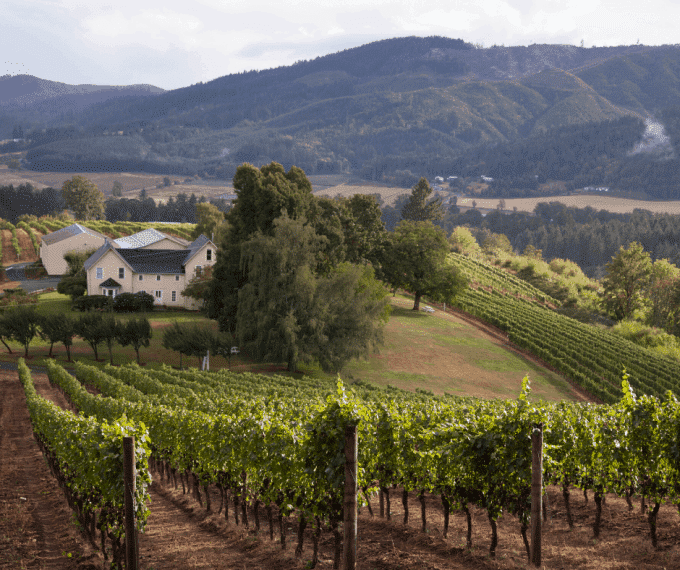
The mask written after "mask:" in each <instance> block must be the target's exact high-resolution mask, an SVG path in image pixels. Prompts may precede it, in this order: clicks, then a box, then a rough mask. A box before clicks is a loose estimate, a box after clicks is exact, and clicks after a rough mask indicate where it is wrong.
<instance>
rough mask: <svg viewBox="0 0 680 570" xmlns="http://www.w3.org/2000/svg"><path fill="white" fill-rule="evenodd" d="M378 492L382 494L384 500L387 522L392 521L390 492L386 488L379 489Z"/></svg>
mask: <svg viewBox="0 0 680 570" xmlns="http://www.w3.org/2000/svg"><path fill="white" fill-rule="evenodd" d="M380 490H381V491H382V492H383V497H384V498H385V511H386V512H387V520H388V521H391V520H392V509H391V507H390V490H389V488H388V487H381V488H380Z"/></svg>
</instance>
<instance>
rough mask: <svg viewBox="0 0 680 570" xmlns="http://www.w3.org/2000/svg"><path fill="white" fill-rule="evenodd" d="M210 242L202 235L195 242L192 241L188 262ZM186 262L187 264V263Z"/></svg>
mask: <svg viewBox="0 0 680 570" xmlns="http://www.w3.org/2000/svg"><path fill="white" fill-rule="evenodd" d="M209 241H210V240H209V239H208V238H207V237H205V235H203V234H201V235H200V236H198V237H197V238H196V239H195V240H194V241H192V242H191V243H190V244H189V247H188V248H187V250H188V252H189V253H188V254H187V258H186V261H189V260H190V259H191V258H192V257H193V256H194V255H196V252H197V251H198V250H199V249H201V248H202V247H203V246H204V245H205V244H206V243H208V242H209ZM186 261H185V263H186Z"/></svg>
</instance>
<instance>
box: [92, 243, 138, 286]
mask: <svg viewBox="0 0 680 570" xmlns="http://www.w3.org/2000/svg"><path fill="white" fill-rule="evenodd" d="M98 267H101V268H102V278H101V279H97V268H98ZM119 267H123V268H125V277H124V278H123V279H120V278H119V277H118V268H119ZM132 277H133V275H132V270H131V269H130V266H129V265H128V264H127V263H125V262H124V261H123V260H122V259H121V258H120V257H118V255H116V254H115V253H114V252H112V251H107V252H106V253H105V254H104V255H103V256H102V257H101V258H100V259H99V260H98V261H97V263H95V264H94V265H93V266H92V267H90V269H88V271H87V294H88V295H101V294H102V290H101V288H100V287H99V285H101V284H102V283H104V281H106V280H107V279H108V278H111V279H114V280H115V281H117V282H118V283H120V285H121V287H120V293H130V292H131V291H132Z"/></svg>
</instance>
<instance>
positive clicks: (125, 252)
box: [115, 249, 187, 273]
mask: <svg viewBox="0 0 680 570" xmlns="http://www.w3.org/2000/svg"><path fill="white" fill-rule="evenodd" d="M115 252H116V253H117V254H118V255H119V256H120V257H122V258H123V259H124V260H125V261H126V262H127V263H128V265H129V266H130V267H132V271H133V272H134V273H184V260H185V259H186V258H187V250H186V249H117V250H115Z"/></svg>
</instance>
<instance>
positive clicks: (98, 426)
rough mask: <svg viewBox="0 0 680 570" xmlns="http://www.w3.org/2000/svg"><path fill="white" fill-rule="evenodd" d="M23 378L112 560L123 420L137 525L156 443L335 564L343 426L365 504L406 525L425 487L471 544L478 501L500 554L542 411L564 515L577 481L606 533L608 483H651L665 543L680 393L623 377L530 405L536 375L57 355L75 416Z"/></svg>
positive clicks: (197, 484) (52, 450)
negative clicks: (410, 386)
mask: <svg viewBox="0 0 680 570" xmlns="http://www.w3.org/2000/svg"><path fill="white" fill-rule="evenodd" d="M20 375H21V379H22V384H23V386H24V389H25V391H26V395H27V401H28V403H29V409H30V412H31V420H32V423H33V426H34V428H33V429H34V431H35V434H36V438H37V439H38V441H39V442H40V445H41V447H42V448H43V451H44V453H45V454H46V457H47V458H48V462H49V464H50V466H51V467H52V468H53V470H54V472H55V473H56V474H57V477H58V478H59V479H60V481H62V482H63V484H64V487H65V489H66V493H67V497H70V498H69V502H70V503H72V506H73V508H74V510H75V512H76V515H77V517H78V519H79V520H81V521H82V523H81V524H83V527H84V528H86V529H90V531H91V539H92V542H93V543H97V544H99V543H100V544H101V545H102V546H103V548H104V549H105V551H107V550H108V551H110V554H111V555H112V556H113V558H114V560H116V561H118V560H119V558H120V551H121V548H122V547H121V534H120V516H119V512H120V497H121V496H122V491H121V490H120V486H121V484H122V483H121V481H122V480H121V478H120V465H119V463H120V447H121V439H122V435H123V434H124V433H126V434H127V433H134V434H136V435H137V437H138V438H139V439H140V440H141V445H140V446H139V450H140V451H139V455H138V457H137V467H138V469H139V475H138V483H137V489H138V491H139V495H138V502H137V505H138V514H139V522H138V524H139V528H140V529H142V528H143V527H144V522H145V519H146V505H147V503H148V497H147V486H148V483H149V480H150V477H149V471H148V468H147V464H146V461H147V453H148V454H149V455H148V465H149V466H150V467H151V468H152V469H153V470H155V471H156V472H158V473H160V475H161V479H166V481H168V482H171V481H172V482H174V484H175V486H176V485H177V480H178V479H179V481H180V483H181V486H182V488H183V489H184V490H185V491H186V492H187V493H188V492H191V493H192V494H193V495H194V496H195V497H196V498H197V499H198V500H199V501H205V502H206V504H205V508H206V509H207V510H210V509H211V508H212V506H211V504H210V497H211V492H210V490H211V489H218V490H219V497H220V503H221V504H220V505H219V511H220V512H222V511H224V515H225V517H226V518H227V519H229V518H231V519H233V520H234V522H235V523H236V524H240V525H243V526H248V525H250V526H252V525H254V526H255V527H256V528H257V529H258V530H260V529H261V531H262V533H263V534H264V535H265V536H266V535H268V536H269V538H270V540H273V539H274V536H275V534H276V535H277V539H278V543H279V545H280V546H281V547H284V548H285V546H286V544H287V541H288V540H289V539H288V538H287V536H286V529H287V528H288V527H289V526H290V521H291V520H292V519H295V520H296V526H297V533H296V535H297V536H296V540H294V541H293V542H297V544H296V548H295V550H296V552H298V551H300V552H301V551H302V548H303V541H304V537H305V536H311V539H312V541H313V557H312V560H311V561H310V563H309V565H308V566H307V567H313V566H314V565H315V564H316V563H317V561H318V545H319V541H320V540H321V538H322V535H325V534H326V533H330V537H331V542H332V543H333V544H334V555H333V559H334V567H338V566H339V562H340V552H341V544H342V524H341V521H342V516H343V483H344V457H345V456H344V448H343V446H344V430H345V427H346V426H347V425H355V426H357V433H358V472H357V483H358V487H359V502H360V504H363V505H364V506H366V507H370V505H371V503H372V504H373V508H375V506H376V501H375V499H376V497H377V495H378V494H380V495H382V502H383V510H384V514H385V515H386V517H387V519H390V517H391V516H392V515H393V513H394V512H395V511H396V509H395V505H396V504H397V503H401V509H402V516H403V519H404V521H403V522H404V523H407V522H408V519H409V517H410V516H411V515H410V513H409V501H408V497H409V495H411V496H413V495H414V494H415V495H416V497H417V500H418V502H419V503H420V509H419V510H420V513H419V516H417V515H416V516H415V517H413V518H419V519H420V524H419V526H420V527H421V529H422V531H423V532H425V533H428V532H431V531H432V530H433V529H432V524H433V523H432V521H431V519H430V518H429V517H430V515H431V513H432V508H433V504H434V503H435V502H436V503H438V504H439V506H440V509H441V510H442V511H443V520H442V527H441V528H439V529H438V531H439V532H441V533H442V534H443V536H444V537H446V536H447V534H448V532H449V521H450V517H451V516H452V514H453V513H454V512H462V513H464V514H465V515H466V519H467V529H466V531H465V536H466V539H465V542H466V547H467V548H470V547H474V546H475V545H474V544H472V536H473V529H472V517H471V516H470V513H471V511H472V510H473V509H476V510H477V511H479V510H482V511H484V512H485V513H486V517H487V518H488V523H487V525H488V528H489V529H490V535H491V537H490V542H489V544H490V546H489V551H488V552H489V554H490V555H491V556H492V557H494V556H496V555H497V553H501V552H503V541H502V540H500V541H499V537H498V533H497V526H496V525H497V521H498V520H499V518H501V517H502V516H505V518H507V516H511V517H513V518H515V519H516V520H517V521H518V528H519V533H520V535H521V536H522V542H523V543H524V545H525V547H526V548H527V549H528V541H527V537H526V534H527V529H528V525H529V515H530V511H531V501H530V491H531V460H532V457H531V440H530V438H531V434H532V431H533V430H534V426H536V425H537V424H539V423H540V424H543V426H544V480H545V482H546V484H547V483H550V484H552V485H556V486H557V487H558V488H559V489H560V490H561V491H562V501H563V503H564V508H565V511H566V517H567V520H568V524H569V527H572V526H573V524H574V523H573V517H572V514H571V507H570V503H571V501H572V500H573V499H570V493H571V492H573V490H574V489H575V488H576V489H580V490H582V491H583V492H585V493H591V495H593V498H594V501H593V503H594V506H593V509H594V511H595V518H594V522H593V527H592V535H593V536H594V537H598V535H599V534H600V532H601V525H602V519H601V517H602V507H603V502H604V497H605V495H606V494H607V493H614V494H616V495H619V496H621V497H624V498H625V499H626V500H627V501H629V502H630V500H631V498H632V497H633V496H642V497H643V500H644V501H646V503H647V504H648V507H647V508H646V511H645V512H646V515H647V520H648V531H647V532H648V534H649V536H650V537H651V542H652V544H653V546H654V547H657V546H658V545H659V540H658V533H657V516H658V513H659V509H660V506H661V504H662V503H664V502H668V503H670V504H675V503H677V502H678V500H679V499H680V456H679V455H678V453H677V450H678V449H680V405H679V404H678V402H677V401H676V400H675V399H674V398H668V399H666V400H664V401H660V400H658V399H656V398H654V397H650V396H642V397H639V398H637V397H636V396H635V394H634V392H633V390H632V389H631V388H630V385H629V384H628V381H627V380H625V379H624V381H623V383H622V386H623V392H622V398H620V399H619V401H618V402H617V403H616V404H614V405H601V406H598V405H594V404H575V403H566V402H559V403H534V402H532V400H531V398H530V387H529V383H528V380H526V379H525V381H524V383H523V386H522V391H521V393H520V395H519V397H518V398H517V399H516V400H508V401H502V400H493V401H487V400H475V399H471V398H454V397H433V396H428V395H426V394H423V393H414V392H405V391H400V390H395V389H381V388H375V387H372V386H368V385H366V386H364V385H361V384H354V385H349V386H347V385H345V384H343V383H342V382H341V381H340V380H337V381H326V382H324V381H318V380H315V381H309V380H305V379H291V378H288V377H272V376H262V375H255V374H236V373H229V372H227V371H221V372H218V373H208V372H198V371H196V370H192V371H183V372H182V371H177V370H174V369H170V368H165V369H163V370H161V371H147V370H143V369H141V368H139V367H137V366H134V365H128V366H124V367H110V366H107V367H105V368H104V369H98V368H94V367H90V366H86V365H81V364H78V365H77V367H76V377H75V378H74V377H73V376H71V375H70V374H69V373H67V372H66V371H65V370H64V369H63V368H61V367H60V366H58V365H56V364H50V365H49V367H48V376H49V379H50V382H51V383H52V384H53V385H55V386H57V387H58V388H59V389H60V390H61V391H62V392H63V393H64V394H65V396H66V397H67V399H68V400H69V401H70V402H71V403H72V405H73V406H75V408H76V409H78V410H79V411H80V412H81V414H80V415H79V416H75V415H73V414H72V413H70V412H67V411H63V410H59V409H56V408H55V407H54V406H53V405H50V404H49V403H46V402H45V401H43V400H42V399H41V398H40V396H38V395H37V394H35V392H34V391H33V390H32V384H31V377H30V373H29V372H28V369H27V368H26V367H25V365H24V364H23V362H22V363H21V365H20ZM92 392H95V393H96V395H94V394H93V393H92ZM121 418H124V419H121ZM70 434H72V435H70ZM94 462H96V463H97V464H98V467H97V468H94V467H93V464H94ZM102 466H104V467H105V468H102ZM117 493H118V494H117ZM95 497H97V498H98V499H97V500H94V498H95ZM630 504H631V508H632V503H630ZM371 514H373V510H372V509H371ZM375 514H376V515H377V513H375ZM478 520H479V519H477V521H478ZM675 524H677V523H675ZM102 529H103V530H104V532H102ZM306 530H307V532H306ZM309 531H311V533H310V532H309ZM102 537H104V538H103V539H102ZM107 540H108V542H107ZM360 540H361V538H360ZM506 540H507V538H506ZM567 540H568V537H567Z"/></svg>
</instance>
